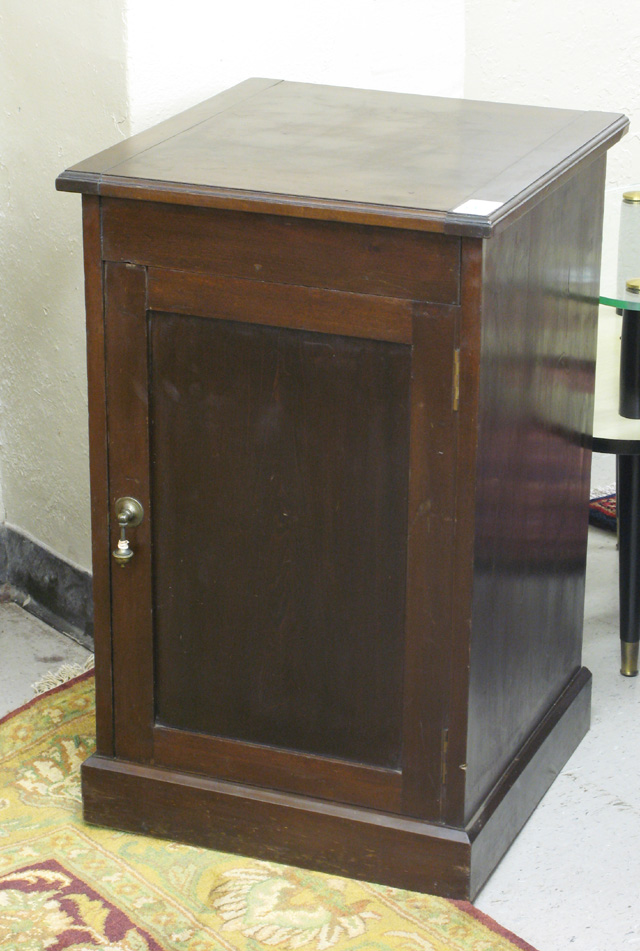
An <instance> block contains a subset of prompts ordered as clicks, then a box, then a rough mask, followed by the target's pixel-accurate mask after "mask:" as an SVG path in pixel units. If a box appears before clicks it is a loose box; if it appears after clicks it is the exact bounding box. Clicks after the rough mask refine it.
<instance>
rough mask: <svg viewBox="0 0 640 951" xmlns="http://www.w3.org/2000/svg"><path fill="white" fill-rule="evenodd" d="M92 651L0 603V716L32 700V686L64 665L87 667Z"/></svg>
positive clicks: (35, 619)
mask: <svg viewBox="0 0 640 951" xmlns="http://www.w3.org/2000/svg"><path fill="white" fill-rule="evenodd" d="M89 654H90V651H88V650H85V648H84V647H81V646H80V645H79V644H76V643H75V641H72V640H71V638H69V637H65V635H64V634H59V633H58V632H57V631H54V630H53V629H52V628H50V627H48V626H47V625H46V624H43V622H42V621H39V620H38V618H36V617H33V615H31V614H27V612H26V611H23V609H22V608H20V607H18V605H17V604H0V717H3V716H4V715H5V714H6V713H9V711H11V710H15V709H16V708H17V707H20V706H22V704H23V703H26V702H27V701H28V700H31V699H32V698H33V695H34V693H33V687H32V684H34V683H35V682H36V681H37V680H40V678H41V677H43V676H44V674H46V673H47V672H48V671H50V670H53V671H55V670H57V669H58V668H59V667H62V665H63V664H80V665H82V664H84V663H85V661H86V660H87V658H88V657H89Z"/></svg>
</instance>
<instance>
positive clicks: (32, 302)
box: [0, 0, 128, 567]
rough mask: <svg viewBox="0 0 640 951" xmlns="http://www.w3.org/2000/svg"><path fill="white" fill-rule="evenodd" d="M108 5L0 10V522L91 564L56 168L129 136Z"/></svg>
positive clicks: (82, 415) (115, 15)
mask: <svg viewBox="0 0 640 951" xmlns="http://www.w3.org/2000/svg"><path fill="white" fill-rule="evenodd" d="M124 64H125V49H124V23H123V16H122V4H121V3H120V2H119V0H91V2H87V0H47V2H46V3H43V2H42V0H2V5H1V7H0V89H1V90H2V109H1V110H0V183H1V185H0V473H1V477H2V498H3V503H4V512H3V513H2V514H3V515H4V518H5V519H6V521H7V522H8V523H9V524H11V525H14V526H16V527H17V528H19V529H20V530H22V531H23V532H27V533H29V534H31V535H32V536H35V538H36V539H37V540H38V541H40V542H42V543H44V544H45V545H47V546H49V547H50V548H53V549H54V550H55V551H57V552H58V553H60V554H61V555H62V556H63V557H65V558H66V559H68V560H69V561H72V562H75V563H77V564H80V565H81V566H83V567H89V566H90V547H89V495H88V461H87V422H86V380H85V334H84V304H83V290H82V288H83V277H82V261H81V232H80V202H79V200H78V198H77V197H76V196H69V195H63V194H59V193H57V192H56V191H55V189H54V181H55V177H56V175H57V174H58V173H59V172H61V171H62V170H63V169H64V168H65V167H66V166H67V165H70V164H72V163H73V162H76V161H78V160H79V159H80V158H82V157H84V156H85V155H86V154H88V153H91V152H95V151H97V150H98V149H100V148H104V147H105V146H107V145H109V144H111V143H112V142H114V141H115V140H117V139H118V138H119V137H120V136H121V135H122V134H124V133H127V132H128V124H127V118H126V117H127V108H126V86H125V69H124Z"/></svg>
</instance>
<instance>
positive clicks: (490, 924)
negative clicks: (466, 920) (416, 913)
mask: <svg viewBox="0 0 640 951" xmlns="http://www.w3.org/2000/svg"><path fill="white" fill-rule="evenodd" d="M449 901H450V902H451V904H452V905H456V906H457V907H458V908H460V910H461V911H465V912H466V913H467V914H468V915H471V917H472V918H476V919H477V920H478V921H480V922H481V923H482V924H483V925H485V927H487V928H488V929H489V930H490V931H493V932H494V933H495V934H497V935H500V937H501V938H506V939H507V940H508V941H510V942H511V943H512V944H513V945H514V946H515V947H516V948H520V951H537V948H534V946H533V945H532V944H529V943H528V942H527V941H525V940H524V938H519V937H518V935H516V934H514V933H513V932H512V931H509V929H508V928H504V927H503V926H502V925H500V924H498V922H497V921H495V920H494V919H493V918H491V917H490V916H489V915H485V913H484V912H483V911H480V909H479V908H476V906H475V905H472V904H471V902H468V901H461V900H460V899H456V898H450V899H449Z"/></svg>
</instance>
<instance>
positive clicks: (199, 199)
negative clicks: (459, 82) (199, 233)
mask: <svg viewBox="0 0 640 951" xmlns="http://www.w3.org/2000/svg"><path fill="white" fill-rule="evenodd" d="M627 126H628V120H627V119H626V117H624V116H621V115H618V114H615V113H601V112H578V111H573V110H566V109H547V108H540V107H535V106H516V105H508V104H505V103H492V102H474V101H472V100H465V99H446V98H434V97H428V96H419V95H408V94H401V93H387V92H373V91H369V90H364V89H345V88H338V87H332V86H320V85H311V84H308V83H294V82H284V81H280V80H273V79H252V80H247V81H246V82H244V83H241V84H240V85H239V86H235V87H233V88H232V89H229V90H227V91H226V92H224V93H221V94H219V95H218V96H214V97H213V98H212V99H209V100H207V101H206V102H204V103H201V104H200V105H198V106H195V107H194V108H192V109H190V110H188V111H187V112H184V113H181V114H180V115H178V116H176V117H175V118H173V119H170V120H168V121H166V122H163V123H161V124H160V125H157V126H155V127H153V128H152V129H149V130H148V131H146V132H143V133H140V134H139V135H136V136H133V137H132V138H130V139H127V140H125V141H124V142H121V143H119V144H118V145H116V146H114V147H112V148H110V149H107V150H106V151H104V152H101V153H99V154H98V155H95V156H93V157H92V158H90V159H87V160H86V161H84V162H81V163H80V164H79V165H76V166H74V167H73V168H71V169H68V170H67V171H66V172H64V173H63V174H62V175H61V176H60V177H59V179H58V182H57V185H58V188H59V189H62V190H67V191H79V192H85V193H89V194H102V195H111V196H113V197H129V198H132V197H133V198H135V197H138V198H141V199H152V200H161V201H162V200H164V201H172V202H176V201H179V202H183V203H188V204H201V205H208V206H218V207H227V208H231V207H233V208H238V209H243V210H249V211H267V212H270V213H273V214H288V215H300V216H304V217H318V218H333V219H334V220H352V221H360V222H364V223H385V224H398V225H401V226H404V227H413V228H424V229H426V230H433V231H447V232H449V233H459V234H465V233H466V234H479V235H480V234H490V233H491V230H492V228H493V227H494V226H495V224H496V223H497V222H499V221H500V220H502V219H503V218H505V217H509V216H510V215H511V214H512V213H513V211H514V210H515V209H516V208H518V207H521V206H522V205H523V204H526V203H527V202H530V201H532V200H537V197H539V196H540V194H541V192H542V191H544V190H545V189H546V188H548V187H549V186H550V184H551V183H552V182H553V181H555V180H556V179H557V178H558V177H559V176H561V175H562V174H564V173H566V172H570V171H571V170H572V169H573V168H574V166H575V165H577V164H578V163H579V162H580V161H582V160H584V159H586V158H588V157H591V156H595V155H596V154H599V153H600V152H602V151H603V150H604V149H607V148H609V147H610V146H611V145H612V144H613V143H614V142H616V141H617V140H618V139H619V138H620V137H621V136H622V135H623V134H624V133H625V131H626V129H627Z"/></svg>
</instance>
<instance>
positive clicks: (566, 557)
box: [465, 158, 605, 818]
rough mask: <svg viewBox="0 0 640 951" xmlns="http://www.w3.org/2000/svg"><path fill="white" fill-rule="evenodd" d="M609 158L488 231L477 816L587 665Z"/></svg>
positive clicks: (469, 794) (472, 755)
mask: <svg viewBox="0 0 640 951" xmlns="http://www.w3.org/2000/svg"><path fill="white" fill-rule="evenodd" d="M604 170H605V160H604V158H602V159H598V160H597V161H596V162H594V163H593V164H592V165H590V166H588V167H587V168H586V169H584V170H583V171H582V172H581V173H580V174H579V175H576V176H575V177H574V178H573V179H571V180H570V181H569V182H567V183H566V184H564V185H562V186H561V187H560V188H558V189H556V190H555V191H554V192H552V193H551V194H550V195H549V196H548V197H547V198H546V199H545V200H544V201H543V202H541V203H540V204H539V205H537V206H536V208H535V209H534V210H533V211H532V212H531V213H530V214H528V215H525V216H524V217H522V218H521V219H519V220H518V221H517V222H516V223H515V224H514V225H513V226H511V227H510V228H508V229H506V230H505V231H504V232H503V233H502V234H500V235H499V236H498V237H496V238H493V239H491V240H487V241H486V242H485V247H484V274H483V287H484V290H483V300H482V314H481V320H482V343H481V375H480V417H479V443H478V461H477V503H476V525H475V529H476V539H475V557H474V597H473V609H472V642H471V671H470V701H469V728H468V747H467V771H466V773H467V791H466V809H465V812H466V816H467V818H468V817H470V816H471V815H472V814H473V813H474V811H475V810H476V809H477V807H478V805H479V804H480V803H481V801H482V800H483V798H484V797H485V796H486V795H487V793H488V792H489V791H490V789H491V788H492V786H494V785H495V783H496V782H497V780H498V779H499V778H500V776H501V774H502V773H503V772H504V770H505V768H506V766H507V765H508V763H509V762H510V761H511V760H512V759H513V757H514V756H515V754H516V753H517V752H518V750H519V749H520V748H521V746H522V744H523V743H524V741H525V740H526V739H527V737H528V736H529V735H530V733H531V732H532V730H533V729H534V728H535V726H536V725H537V723H538V722H539V721H540V719H541V718H542V717H543V716H544V714H545V713H546V712H547V711H548V710H549V709H550V707H551V706H552V705H553V703H554V702H555V701H556V700H557V698H558V697H559V695H560V693H561V692H562V690H563V688H564V687H565V686H566V685H567V683H568V681H569V680H570V678H571V677H572V676H574V675H575V674H576V672H577V670H578V669H579V666H580V656H581V643H582V622H583V610H584V576H585V562H586V546H587V526H588V518H587V515H588V498H589V470H590V462H591V453H590V450H588V449H587V448H586V447H585V444H586V439H585V434H587V433H589V432H590V429H591V423H592V416H593V385H594V365H595V349H596V331H597V301H598V281H599V269H600V240H601V223H602V204H603V189H604Z"/></svg>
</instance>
